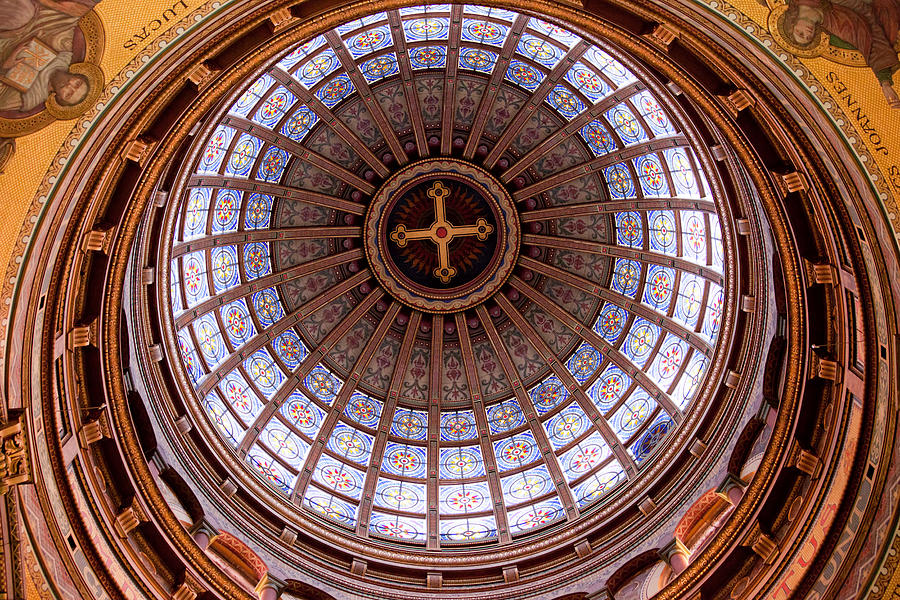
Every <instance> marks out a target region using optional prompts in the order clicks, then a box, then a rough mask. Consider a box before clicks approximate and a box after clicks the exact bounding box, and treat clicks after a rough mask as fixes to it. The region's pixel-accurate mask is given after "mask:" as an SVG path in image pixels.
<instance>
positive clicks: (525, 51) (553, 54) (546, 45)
mask: <svg viewBox="0 0 900 600" xmlns="http://www.w3.org/2000/svg"><path fill="white" fill-rule="evenodd" d="M516 51H517V52H518V53H519V54H521V55H523V56H526V57H528V58H530V59H531V60H533V61H534V62H536V63H540V64H542V65H544V66H545V67H549V68H551V69H552V68H553V67H555V66H556V63H558V62H559V61H560V59H562V57H563V51H562V50H561V49H560V48H559V47H558V46H555V45H553V44H551V43H550V42H548V41H546V40H543V39H541V38H539V37H535V36H533V35H531V34H529V33H523V34H522V37H520V38H519V45H518V46H517V47H516Z"/></svg>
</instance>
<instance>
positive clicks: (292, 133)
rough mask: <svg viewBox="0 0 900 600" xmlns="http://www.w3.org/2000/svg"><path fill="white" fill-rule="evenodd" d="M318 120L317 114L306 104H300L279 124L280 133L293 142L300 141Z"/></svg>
mask: <svg viewBox="0 0 900 600" xmlns="http://www.w3.org/2000/svg"><path fill="white" fill-rule="evenodd" d="M318 120H319V116H318V115H316V113H314V112H313V111H312V110H310V109H309V108H307V107H306V106H300V107H298V108H297V110H295V111H294V113H293V114H292V115H291V117H290V118H289V119H288V120H287V121H286V122H285V124H284V125H282V126H281V133H283V134H284V135H286V136H288V137H289V138H291V139H292V140H294V141H295V142H302V141H303V138H305V137H306V134H308V133H309V132H310V130H311V129H312V127H313V125H315V124H316V123H317V122H318Z"/></svg>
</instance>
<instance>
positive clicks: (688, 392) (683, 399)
mask: <svg viewBox="0 0 900 600" xmlns="http://www.w3.org/2000/svg"><path fill="white" fill-rule="evenodd" d="M706 366H707V360H706V357H705V356H703V354H702V353H701V352H697V351H694V352H693V353H692V354H691V358H690V359H689V360H688V366H687V368H686V369H685V370H684V373H683V374H682V376H681V379H680V380H679V382H678V386H677V387H676V388H675V392H674V393H673V394H672V399H673V400H674V401H675V404H677V405H678V408H680V409H681V410H684V407H685V406H687V405H688V404H689V403H690V402H691V400H693V399H694V396H696V395H697V390H698V389H699V387H700V380H701V379H702V378H703V373H704V372H705V371H706Z"/></svg>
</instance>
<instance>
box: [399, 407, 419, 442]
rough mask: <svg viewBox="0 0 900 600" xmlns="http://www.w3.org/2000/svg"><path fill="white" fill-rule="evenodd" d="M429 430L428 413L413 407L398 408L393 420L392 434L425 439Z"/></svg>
mask: <svg viewBox="0 0 900 600" xmlns="http://www.w3.org/2000/svg"><path fill="white" fill-rule="evenodd" d="M427 432H428V413H427V412H425V411H421V410H412V409H411V408H398V409H397V410H396V411H394V419H393V421H391V435H395V436H397V437H402V438H406V439H409V440H424V439H425V434H426V433H427Z"/></svg>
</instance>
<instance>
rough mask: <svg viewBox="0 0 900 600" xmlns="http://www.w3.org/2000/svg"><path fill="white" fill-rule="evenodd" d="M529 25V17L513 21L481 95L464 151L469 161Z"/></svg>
mask: <svg viewBox="0 0 900 600" xmlns="http://www.w3.org/2000/svg"><path fill="white" fill-rule="evenodd" d="M527 23H528V17H527V16H525V15H519V16H517V17H516V20H515V21H513V24H512V27H510V28H509V35H508V36H507V38H506V41H505V42H503V48H502V49H501V50H500V55H499V56H498V57H497V64H496V65H494V72H493V73H491V79H490V81H489V82H488V85H487V87H486V88H485V90H484V93H483V94H482V95H481V102H479V103H478V110H477V111H476V112H475V122H474V123H472V129H471V130H470V131H469V139H468V141H467V142H466V147H465V150H464V151H463V156H464V157H466V158H468V159H471V158H472V157H473V156H475V149H476V148H477V147H478V144H479V142H480V141H481V134H482V133H483V132H484V126H485V124H486V123H487V119H488V117H489V116H490V112H491V108H493V106H494V100H495V99H496V98H497V92H498V90H499V89H500V82H502V81H503V76H504V75H505V74H506V68H507V67H508V66H509V61H510V58H512V55H513V53H514V52H515V50H516V46H517V45H518V44H519V37H521V35H522V32H523V31H524V30H525V25H526V24H527Z"/></svg>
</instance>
